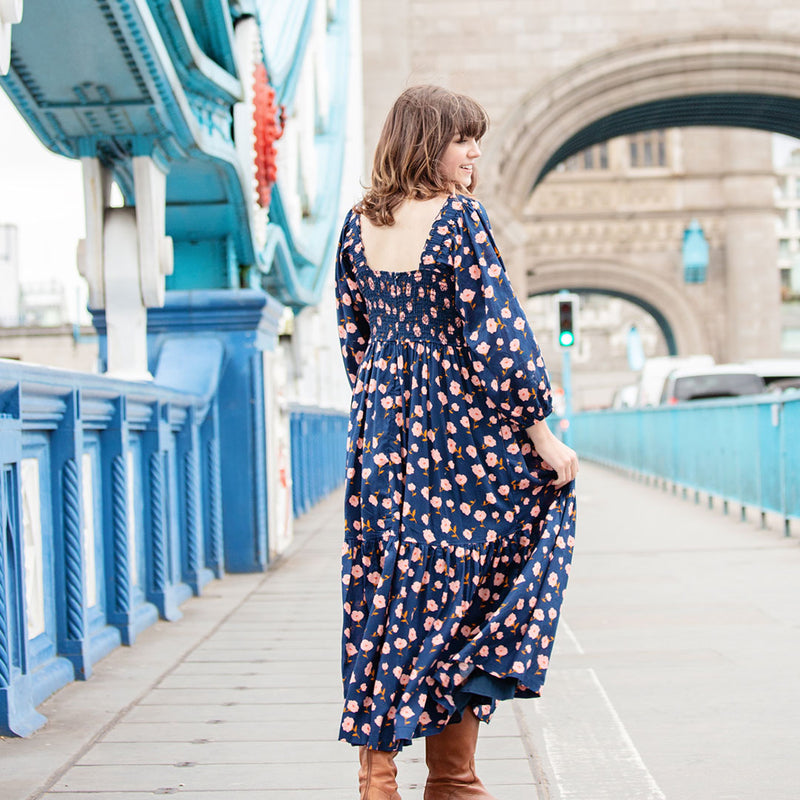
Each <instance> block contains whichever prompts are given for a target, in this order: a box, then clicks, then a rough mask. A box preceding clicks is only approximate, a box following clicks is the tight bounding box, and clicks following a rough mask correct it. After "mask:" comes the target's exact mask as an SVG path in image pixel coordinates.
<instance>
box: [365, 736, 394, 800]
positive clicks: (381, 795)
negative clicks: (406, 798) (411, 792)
mask: <svg viewBox="0 0 800 800" xmlns="http://www.w3.org/2000/svg"><path fill="white" fill-rule="evenodd" d="M396 755H397V752H391V753H390V752H388V751H386V750H370V749H369V748H368V747H359V748H358V760H359V762H360V763H361V768H360V769H359V770H358V789H359V792H360V794H359V796H358V800H402V798H401V797H400V795H399V794H398V792H397V767H396V766H395V763H394V757H395V756H396Z"/></svg>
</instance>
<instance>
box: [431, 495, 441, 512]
mask: <svg viewBox="0 0 800 800" xmlns="http://www.w3.org/2000/svg"><path fill="white" fill-rule="evenodd" d="M431 505H432V506H433V507H434V508H435V509H436V510H437V511H438V510H439V509H440V508H441V507H442V498H441V497H439V496H438V495H437V496H435V497H431Z"/></svg>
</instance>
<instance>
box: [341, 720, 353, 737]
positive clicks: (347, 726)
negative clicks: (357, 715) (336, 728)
mask: <svg viewBox="0 0 800 800" xmlns="http://www.w3.org/2000/svg"><path fill="white" fill-rule="evenodd" d="M354 725H355V720H354V719H353V718H352V717H345V718H344V719H343V720H342V730H343V731H344V732H345V733H350V731H351V730H353V726H354Z"/></svg>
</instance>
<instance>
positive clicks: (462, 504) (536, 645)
mask: <svg viewBox="0 0 800 800" xmlns="http://www.w3.org/2000/svg"><path fill="white" fill-rule="evenodd" d="M360 225H361V218H360V215H359V214H357V213H356V212H355V211H350V212H349V213H348V215H347V218H346V220H345V223H344V227H343V229H342V234H341V238H340V242H339V251H338V258H337V265H336V305H337V311H338V321H339V336H340V338H341V345H342V356H343V357H344V364H345V368H346V370H347V375H348V377H349V379H350V383H351V386H352V389H353V399H352V405H351V410H350V424H349V429H348V440H347V456H346V469H347V472H346V475H347V485H346V495H345V539H344V546H343V551H342V597H343V602H344V626H343V640H342V675H343V682H344V712H343V715H342V723H341V730H340V737H339V738H341V739H344V740H346V741H348V742H350V743H351V744H354V745H369V746H370V747H372V748H374V749H378V750H396V749H399V748H402V747H403V745H406V744H409V743H410V741H411V740H412V739H413V738H416V737H420V736H429V735H432V734H436V733H439V732H440V731H441V730H442V729H443V727H444V726H445V725H446V724H447V722H448V721H449V720H450V718H451V717H452V718H455V719H458V718H460V715H461V712H462V711H463V710H464V709H465V708H466V707H468V706H469V707H471V708H472V709H473V710H474V712H475V714H476V715H477V716H478V718H479V719H482V720H485V721H488V720H489V719H490V717H491V715H492V713H493V711H494V709H495V706H496V703H497V700H500V699H507V698H511V697H515V696H516V697H536V696H538V694H539V689H540V688H541V686H542V683H543V681H544V677H545V672H546V670H547V665H548V661H549V656H550V651H551V649H552V647H553V637H554V635H555V631H556V625H557V623H558V618H559V609H560V606H561V600H562V595H563V592H564V588H565V586H566V583H567V577H568V575H569V568H570V561H571V557H572V546H573V536H574V526H575V496H574V488H573V486H572V484H570V485H569V486H567V487H564V488H562V489H560V490H555V489H554V488H553V486H552V483H553V480H554V479H555V473H554V472H553V471H551V470H550V469H549V468H547V466H546V465H543V463H542V461H541V460H540V459H539V457H538V456H537V454H536V452H535V450H534V449H533V448H532V445H531V441H530V438H529V436H528V435H527V433H526V432H525V429H526V427H528V426H530V425H532V424H533V423H534V422H536V421H537V420H540V419H543V418H544V417H545V416H547V415H548V414H549V413H550V411H551V398H550V385H549V381H548V377H547V372H546V370H545V365H544V362H543V360H542V356H541V354H540V352H539V348H538V346H537V344H536V341H535V340H534V337H533V333H532V332H531V329H530V326H529V324H528V321H527V319H526V317H525V313H524V311H523V310H522V308H521V306H520V304H519V302H518V300H517V298H516V296H515V295H514V292H513V289H512V288H511V284H510V283H509V279H508V275H507V274H506V270H505V267H504V265H503V262H502V261H501V259H500V256H499V254H498V251H497V248H496V247H495V244H494V240H493V238H492V234H491V229H490V227H489V221H488V218H487V216H486V212H485V210H484V209H483V206H482V205H481V204H480V203H479V202H478V201H477V200H475V199H473V198H470V197H465V196H461V195H453V196H451V197H449V198H448V199H447V200H446V201H445V203H444V205H443V206H442V209H441V211H440V212H439V215H438V217H437V218H436V220H435V221H434V223H433V225H432V228H431V231H430V234H429V236H428V239H427V242H426V245H425V249H424V251H423V253H422V256H421V259H420V265H419V267H418V269H416V270H414V271H408V272H401V271H386V270H384V271H378V270H374V269H372V268H371V267H370V266H369V265H368V264H367V261H366V258H365V254H364V247H363V244H362V240H361V227H360Z"/></svg>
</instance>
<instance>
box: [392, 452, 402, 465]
mask: <svg viewBox="0 0 800 800" xmlns="http://www.w3.org/2000/svg"><path fill="white" fill-rule="evenodd" d="M402 460H403V459H402V458H401V457H400V453H395V452H391V453H389V461H391V462H392V464H399V463H400V462H401V461H402Z"/></svg>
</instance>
